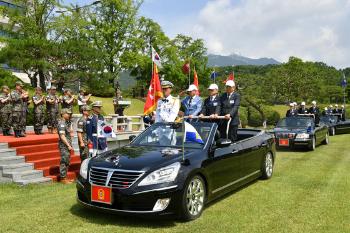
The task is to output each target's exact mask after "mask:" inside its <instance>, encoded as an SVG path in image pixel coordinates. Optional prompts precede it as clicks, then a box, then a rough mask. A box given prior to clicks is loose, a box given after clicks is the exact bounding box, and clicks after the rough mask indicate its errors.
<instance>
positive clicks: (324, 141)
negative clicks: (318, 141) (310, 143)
mask: <svg viewBox="0 0 350 233" xmlns="http://www.w3.org/2000/svg"><path fill="white" fill-rule="evenodd" d="M323 144H324V145H328V144H329V133H328V132H327V134H326V138H325V139H324V140H323Z"/></svg>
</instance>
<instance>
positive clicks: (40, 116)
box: [33, 94, 45, 133]
mask: <svg viewBox="0 0 350 233" xmlns="http://www.w3.org/2000/svg"><path fill="white" fill-rule="evenodd" d="M42 97H43V96H42V95H38V94H36V95H34V96H33V104H34V131H35V132H36V133H40V132H41V131H42V130H43V126H44V120H45V108H44V100H43V101H41V102H40V103H38V104H35V102H36V101H39V100H41V98H42Z"/></svg>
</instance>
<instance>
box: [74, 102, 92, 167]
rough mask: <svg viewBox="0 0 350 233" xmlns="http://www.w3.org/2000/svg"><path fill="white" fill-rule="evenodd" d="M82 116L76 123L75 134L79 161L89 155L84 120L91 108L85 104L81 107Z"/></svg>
mask: <svg viewBox="0 0 350 233" xmlns="http://www.w3.org/2000/svg"><path fill="white" fill-rule="evenodd" d="M81 110H82V112H83V116H82V117H81V118H80V119H79V120H78V123H77V134H78V143H79V152H80V159H81V162H83V160H85V159H87V158H88V156H89V148H88V136H87V133H86V121H87V119H88V118H89V115H90V111H91V108H90V107H89V106H87V105H85V106H83V107H82V108H81Z"/></svg>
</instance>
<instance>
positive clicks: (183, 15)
mask: <svg viewBox="0 0 350 233" xmlns="http://www.w3.org/2000/svg"><path fill="white" fill-rule="evenodd" d="M65 2H67V3H68V2H69V3H74V4H76V3H78V4H80V5H84V4H88V3H91V2H93V0H65ZM139 14H140V15H143V16H146V17H149V18H152V19H153V20H155V21H156V22H157V23H159V24H160V25H161V26H162V28H163V30H164V32H165V33H166V34H167V35H168V36H170V37H171V38H173V37H174V36H175V35H177V34H180V33H181V34H185V35H189V36H192V37H194V38H202V39H204V41H205V45H206V46H207V48H208V52H209V53H212V54H218V55H230V54H232V53H236V54H240V55H243V56H247V57H251V58H260V57H270V58H274V59H277V60H278V61H281V62H286V61H288V58H289V57H290V56H296V57H300V58H302V59H304V60H310V61H322V62H325V63H327V64H329V65H332V66H335V67H337V68H345V67H350V26H349V22H350V0H145V2H144V4H143V5H142V7H141V9H140V13H139Z"/></svg>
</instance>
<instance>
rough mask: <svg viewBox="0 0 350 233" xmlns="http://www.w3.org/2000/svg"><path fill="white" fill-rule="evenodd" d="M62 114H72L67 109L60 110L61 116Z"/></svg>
mask: <svg viewBox="0 0 350 233" xmlns="http://www.w3.org/2000/svg"><path fill="white" fill-rule="evenodd" d="M63 114H72V111H71V110H70V109H68V108H62V109H61V115H63Z"/></svg>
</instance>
